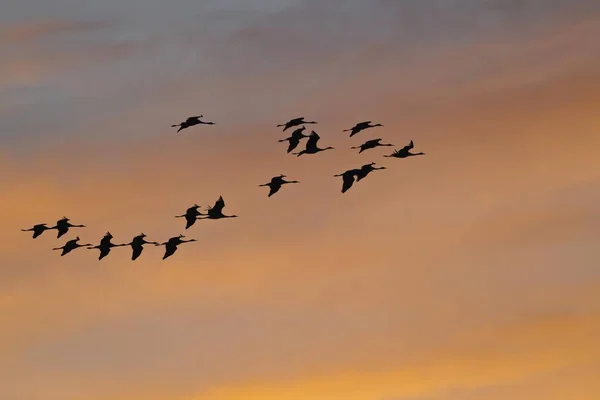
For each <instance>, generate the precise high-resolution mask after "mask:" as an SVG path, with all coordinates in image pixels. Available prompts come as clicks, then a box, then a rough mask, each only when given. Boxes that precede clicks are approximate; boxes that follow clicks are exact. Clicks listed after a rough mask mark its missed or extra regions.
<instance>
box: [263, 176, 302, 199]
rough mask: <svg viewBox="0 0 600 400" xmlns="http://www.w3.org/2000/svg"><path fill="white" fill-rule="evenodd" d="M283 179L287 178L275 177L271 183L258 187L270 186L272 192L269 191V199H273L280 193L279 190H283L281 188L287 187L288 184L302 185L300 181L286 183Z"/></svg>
mask: <svg viewBox="0 0 600 400" xmlns="http://www.w3.org/2000/svg"><path fill="white" fill-rule="evenodd" d="M283 178H287V177H286V176H285V175H283V174H282V175H279V176H275V177H273V178H271V182H269V183H264V184H262V185H258V186H268V187H269V188H270V189H271V190H269V196H268V197H271V196H273V195H274V194H275V193H277V192H278V191H279V189H281V186H283V185H285V184H286V183H300V182H298V181H286V180H285V179H283Z"/></svg>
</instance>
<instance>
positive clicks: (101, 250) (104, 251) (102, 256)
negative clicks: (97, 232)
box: [99, 246, 110, 260]
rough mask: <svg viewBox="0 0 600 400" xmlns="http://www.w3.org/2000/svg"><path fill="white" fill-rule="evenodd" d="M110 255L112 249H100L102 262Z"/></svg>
mask: <svg viewBox="0 0 600 400" xmlns="http://www.w3.org/2000/svg"><path fill="white" fill-rule="evenodd" d="M108 253H110V247H104V246H102V247H100V258H99V259H100V260H102V259H103V258H104V257H106V256H107V255H108Z"/></svg>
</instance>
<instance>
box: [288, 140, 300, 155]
mask: <svg viewBox="0 0 600 400" xmlns="http://www.w3.org/2000/svg"><path fill="white" fill-rule="evenodd" d="M289 142H290V144H289V146H288V149H287V152H288V153H290V152H291V151H292V150H294V149H295V148H296V147H298V145H299V144H300V140H298V139H294V138H292V139H290V140H289Z"/></svg>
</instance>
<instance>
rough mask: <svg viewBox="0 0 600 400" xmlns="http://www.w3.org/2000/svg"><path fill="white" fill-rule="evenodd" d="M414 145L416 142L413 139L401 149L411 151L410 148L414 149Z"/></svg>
mask: <svg viewBox="0 0 600 400" xmlns="http://www.w3.org/2000/svg"><path fill="white" fill-rule="evenodd" d="M413 147H415V144H414V143H413V141H412V140H411V141H410V143H409V144H408V145H406V146H404V147H403V148H402V150H400V152H406V151H409V150H410V149H412V148H413Z"/></svg>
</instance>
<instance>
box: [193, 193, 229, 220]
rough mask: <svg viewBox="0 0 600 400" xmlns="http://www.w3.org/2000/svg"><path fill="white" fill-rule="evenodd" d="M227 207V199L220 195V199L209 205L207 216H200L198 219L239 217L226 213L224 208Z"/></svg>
mask: <svg viewBox="0 0 600 400" xmlns="http://www.w3.org/2000/svg"><path fill="white" fill-rule="evenodd" d="M224 207H225V201H224V200H223V196H219V199H218V200H217V201H216V202H215V205H214V206H212V207H208V208H207V209H206V210H207V211H206V214H203V215H206V216H205V217H198V219H221V218H237V215H224V214H223V208H224Z"/></svg>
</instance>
